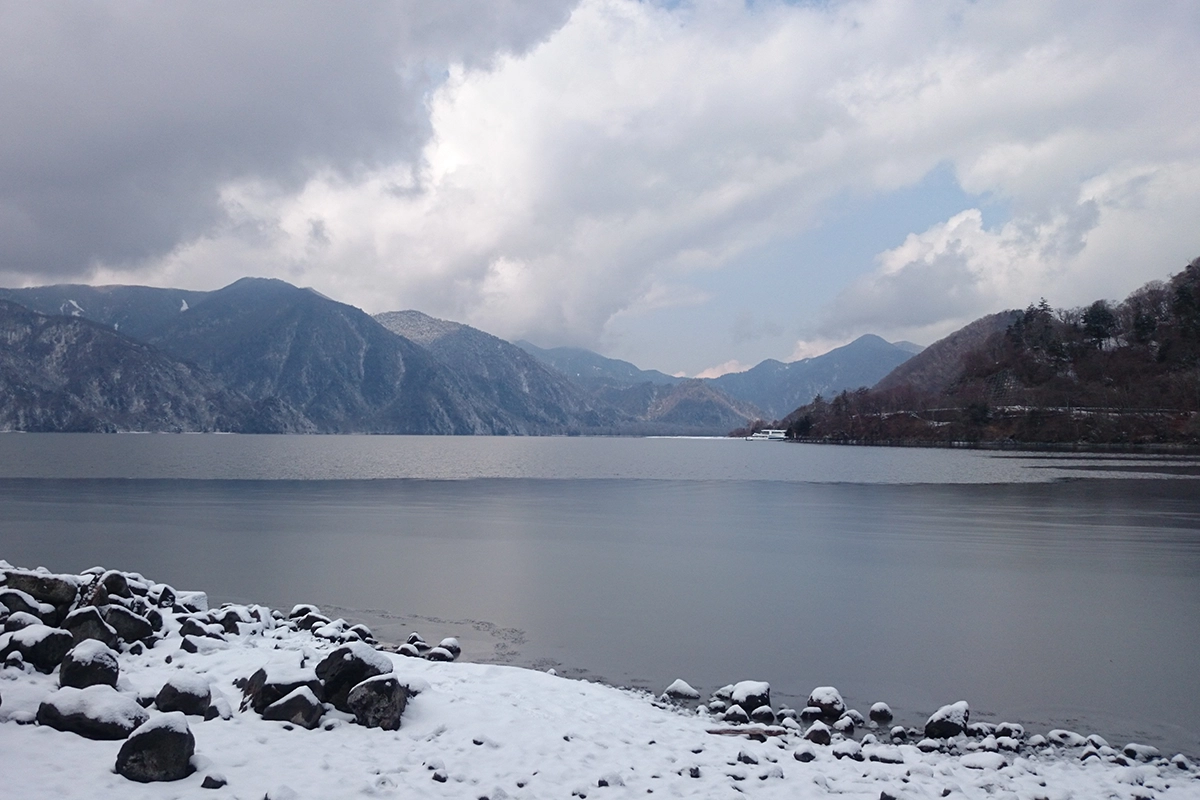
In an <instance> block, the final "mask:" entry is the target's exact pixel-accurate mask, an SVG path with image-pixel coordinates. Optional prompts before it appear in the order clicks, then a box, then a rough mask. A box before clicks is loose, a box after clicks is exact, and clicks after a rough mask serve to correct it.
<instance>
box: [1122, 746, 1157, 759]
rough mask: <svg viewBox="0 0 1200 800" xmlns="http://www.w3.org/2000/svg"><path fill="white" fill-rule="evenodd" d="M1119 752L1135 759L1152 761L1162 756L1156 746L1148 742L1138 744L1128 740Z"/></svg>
mask: <svg viewBox="0 0 1200 800" xmlns="http://www.w3.org/2000/svg"><path fill="white" fill-rule="evenodd" d="M1121 752H1122V753H1124V754H1125V755H1126V756H1128V757H1129V758H1132V759H1135V760H1137V761H1153V760H1154V759H1156V758H1161V757H1162V753H1160V752H1159V750H1158V748H1157V747H1154V746H1152V745H1148V744H1138V743H1136V742H1130V743H1129V744H1127V745H1125V746H1124V747H1122V748H1121Z"/></svg>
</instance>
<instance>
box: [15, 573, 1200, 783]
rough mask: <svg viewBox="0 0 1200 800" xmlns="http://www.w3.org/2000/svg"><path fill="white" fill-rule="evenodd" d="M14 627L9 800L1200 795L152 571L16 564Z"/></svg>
mask: <svg viewBox="0 0 1200 800" xmlns="http://www.w3.org/2000/svg"><path fill="white" fill-rule="evenodd" d="M0 624H3V626H4V631H5V632H4V633H3V634H0V660H2V661H3V666H2V667H0V776H3V777H2V779H0V785H2V786H3V787H4V792H3V793H4V794H5V795H6V796H13V797H50V796H54V797H56V798H66V799H68V800H69V799H70V798H84V797H89V798H90V797H95V796H105V797H107V796H120V797H123V798H125V797H128V798H143V797H144V798H166V797H213V798H219V797H240V798H263V797H270V798H274V800H282V798H288V797H294V798H306V797H313V798H318V797H348V796H358V795H366V796H379V797H390V796H395V797H409V796H419V797H469V798H481V797H487V798H491V800H496V799H497V798H505V797H564V798H570V797H587V796H594V797H627V796H634V795H638V796H643V795H645V794H650V793H653V794H659V793H666V794H668V795H669V796H675V797H705V798H708V797H738V796H743V795H755V796H761V797H825V796H828V795H834V794H837V795H840V796H845V797H861V798H870V799H871V800H876V799H877V798H884V797H892V798H902V797H905V798H923V797H931V798H932V797H943V796H963V797H996V796H1011V797H1017V798H1029V800H1032V799H1033V798H1042V797H1044V798H1056V797H1069V796H1087V797H1100V796H1104V797H1116V798H1130V799H1131V800H1132V798H1136V797H1155V798H1159V797H1161V798H1176V797H1178V798H1196V797H1200V773H1198V771H1197V769H1196V768H1195V767H1194V766H1193V765H1192V764H1191V763H1190V762H1189V761H1188V760H1187V759H1186V758H1184V757H1183V756H1176V757H1174V758H1165V757H1163V756H1162V755H1160V754H1159V753H1158V752H1157V751H1155V750H1154V749H1153V748H1146V747H1142V746H1138V745H1136V744H1130V745H1128V746H1125V747H1121V748H1119V749H1118V748H1114V747H1109V746H1108V743H1107V742H1104V741H1103V740H1102V739H1101V738H1099V737H1097V736H1090V737H1085V736H1082V735H1079V734H1076V733H1073V732H1070V731H1051V732H1046V733H1044V734H1036V733H1033V732H1029V733H1028V734H1027V733H1026V732H1025V731H1024V730H1023V729H1022V728H1021V726H1020V725H1016V724H1004V725H990V724H987V723H978V722H974V723H973V722H972V721H971V720H970V718H969V708H968V707H967V705H966V704H965V703H962V704H958V703H953V704H950V705H948V706H946V707H944V708H942V709H939V710H936V711H934V710H932V709H931V711H932V712H933V715H932V716H931V718H930V720H929V723H928V724H927V725H926V727H925V729H924V730H915V729H907V730H906V729H904V728H892V727H891V726H890V725H889V724H888V714H887V709H886V707H884V706H882V704H879V705H878V706H877V707H874V708H872V709H870V710H868V712H867V713H866V714H859V713H858V712H855V711H854V710H853V709H846V708H845V707H844V703H843V702H842V700H841V697H840V695H839V694H838V693H837V692H836V690H834V689H832V687H819V688H818V689H816V690H814V692H813V694H812V696H811V697H810V698H809V700H810V703H809V705H810V707H809V708H806V709H802V710H800V711H793V710H792V709H786V708H778V707H772V706H771V704H770V695H769V692H770V687H769V686H768V685H766V684H763V683H756V682H750V681H743V682H741V683H737V684H732V685H730V686H727V687H723V689H721V690H718V691H717V692H716V693H715V695H714V697H713V698H711V699H710V700H709V701H707V702H705V703H703V704H701V707H700V709H698V710H693V709H692V708H685V707H684V706H683V705H682V704H680V703H678V702H676V701H675V700H673V699H672V697H671V695H674V696H676V697H679V698H680V699H691V701H692V703H693V704H694V702H695V699H697V698H696V696H695V692H694V690H691V687H689V686H687V685H686V684H685V683H683V682H682V681H680V682H677V683H676V684H673V685H672V687H669V688H670V691H669V692H667V693H665V694H664V696H663V697H661V698H656V697H653V696H651V695H648V694H643V693H638V692H633V691H629V690H622V689H616V688H613V687H609V686H605V685H602V684H596V683H589V682H586V681H578V680H570V679H567V678H562V677H558V676H555V675H552V674H548V673H543V672H538V671H535V670H530V669H523V668H519V667H510V666H498V665H485V664H472V663H461V662H455V661H454V659H455V658H456V656H457V652H456V647H457V642H455V641H454V640H446V641H444V642H442V643H441V646H439V647H429V646H428V645H425V644H424V642H423V641H421V640H420V638H419V637H417V636H414V637H411V640H410V641H408V642H405V643H401V644H400V645H398V646H389V645H381V644H378V643H376V642H374V640H373V637H372V634H371V632H370V631H369V630H368V629H366V628H365V627H363V626H351V625H349V624H347V623H345V622H344V621H342V620H329V619H328V618H326V617H324V616H322V615H321V614H320V612H319V610H318V609H316V608H315V607H311V606H297V607H296V608H294V609H292V610H291V612H290V613H283V612H280V611H278V610H275V611H273V610H271V609H268V608H266V607H264V606H258V605H232V604H225V605H223V606H222V607H221V608H217V609H210V608H209V607H208V601H207V596H206V595H205V594H204V593H203V592H182V591H177V590H175V589H173V588H171V587H167V586H164V585H163V584H158V583H155V582H153V581H152V580H148V579H147V578H145V577H144V576H142V575H139V574H136V573H122V572H116V571H107V570H103V569H99V568H96V569H93V570H88V571H87V572H85V573H84V574H81V575H55V574H52V573H49V572H46V571H44V570H36V571H31V570H20V569H16V568H13V567H11V565H9V564H7V563H6V562H3V561H0ZM331 654H332V655H331ZM60 685H61V687H65V688H60ZM81 685H82V686H86V688H81ZM948 700H953V698H948ZM268 717H274V719H269V718H268ZM864 717H866V718H864ZM368 725H369V726H371V727H367V726H368ZM155 730H157V731H158V736H159V738H162V737H164V736H174V737H175V738H176V740H178V741H179V742H183V740H184V738H185V737H190V742H192V743H193V744H192V746H193V747H194V752H188V753H187V754H186V756H184V761H183V762H181V764H182V766H179V768H178V771H177V774H176V777H178V776H179V775H182V777H178V779H175V780H166V781H161V782H139V781H140V780H142V779H143V778H144V777H145V776H144V775H143V776H142V777H138V778H137V779H136V780H131V779H129V778H127V777H124V776H123V774H120V773H119V772H118V771H117V769H116V767H117V762H118V760H119V754H120V757H121V758H124V759H125V766H123V767H122V771H123V772H124V773H126V774H132V775H135V776H136V775H137V774H138V773H137V770H138V769H139V768H141V767H139V766H138V765H139V764H142V765H143V766H144V764H146V763H151V762H153V763H152V766H153V765H155V764H157V763H158V762H157V761H154V759H153V758H150V756H144V757H143V758H142V761H140V762H139V761H138V758H139V756H138V752H137V750H138V747H144V746H147V745H146V744H145V743H147V742H150V741H151V740H152V739H154V736H155ZM72 731H73V732H72ZM164 731H165V733H164ZM152 755H153V753H152ZM131 763H132V764H133V766H129V765H130V764H131Z"/></svg>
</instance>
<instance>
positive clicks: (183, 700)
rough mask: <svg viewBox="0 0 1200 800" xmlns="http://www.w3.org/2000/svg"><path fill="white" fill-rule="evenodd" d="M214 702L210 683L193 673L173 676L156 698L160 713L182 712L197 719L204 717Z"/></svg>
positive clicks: (181, 673)
mask: <svg viewBox="0 0 1200 800" xmlns="http://www.w3.org/2000/svg"><path fill="white" fill-rule="evenodd" d="M211 702H212V690H211V689H209V687H208V681H206V680H204V679H203V678H201V677H200V676H199V675H196V674H195V673H191V672H182V671H181V672H180V673H179V674H178V675H172V676H171V678H170V679H169V680H168V681H167V682H166V683H164V684H163V687H162V688H161V689H159V690H158V694H157V695H155V697H154V705H156V706H157V707H158V710H159V711H180V712H182V713H184V714H188V715H191V716H195V717H203V716H204V715H205V712H207V711H208V706H209V704H210V703H211Z"/></svg>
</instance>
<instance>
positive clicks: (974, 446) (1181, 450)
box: [786, 437, 1200, 456]
mask: <svg viewBox="0 0 1200 800" xmlns="http://www.w3.org/2000/svg"><path fill="white" fill-rule="evenodd" d="M786 441H788V442H792V443H795V444H829V445H850V446H853V447H932V448H938V449H941V450H1003V451H1026V452H1035V453H1113V454H1118V453H1130V454H1137V455H1164V456H1166V455H1200V445H1194V444H1171V443H1166V442H1164V443H1157V444H1115V443H1114V444H1097V443H1092V442H1012V441H981V442H971V441H950V442H937V441H928V440H924V439H821V438H804V437H797V438H794V439H787V440H786Z"/></svg>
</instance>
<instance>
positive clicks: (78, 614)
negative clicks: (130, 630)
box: [62, 606, 121, 650]
mask: <svg viewBox="0 0 1200 800" xmlns="http://www.w3.org/2000/svg"><path fill="white" fill-rule="evenodd" d="M62 627H63V628H64V629H65V630H68V631H70V632H71V636H72V637H73V638H74V640H75V643H76V644H78V643H79V642H82V641H83V640H84V639H95V640H97V641H100V642H104V643H105V644H106V645H108V646H109V647H111V648H112V649H114V650H116V649H117V647H118V646H120V643H121V638H120V637H119V636H117V632H116V631H115V630H114V629H113V627H112V626H111V625H109V624H108V623H107V622H105V621H104V617H102V616H100V610H99V609H98V608H96V607H95V606H84V607H83V608H77V609H75V610H74V611H72V612H71V613H70V614H67V617H66V619H64V620H63V623H62Z"/></svg>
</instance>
